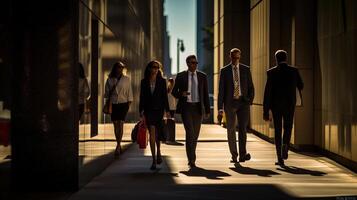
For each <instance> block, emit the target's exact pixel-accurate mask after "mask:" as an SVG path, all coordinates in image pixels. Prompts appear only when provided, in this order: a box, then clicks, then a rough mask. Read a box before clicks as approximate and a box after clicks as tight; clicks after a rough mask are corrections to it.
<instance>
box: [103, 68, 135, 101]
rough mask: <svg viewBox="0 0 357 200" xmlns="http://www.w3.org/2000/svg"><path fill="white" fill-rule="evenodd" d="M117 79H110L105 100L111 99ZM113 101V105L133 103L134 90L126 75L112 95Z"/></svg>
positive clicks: (107, 83)
mask: <svg viewBox="0 0 357 200" xmlns="http://www.w3.org/2000/svg"><path fill="white" fill-rule="evenodd" d="M117 80H118V79H117V78H108V79H107V82H106V83H105V93H104V98H108V97H109V92H110V90H111V89H112V88H113V87H114V86H115V84H116V82H117ZM111 101H112V103H113V104H118V103H126V102H129V101H131V102H132V101H133V90H132V88H131V83H130V79H129V77H128V76H126V75H122V77H121V78H120V80H119V82H118V84H117V86H116V88H115V90H114V91H113V93H112V95H111Z"/></svg>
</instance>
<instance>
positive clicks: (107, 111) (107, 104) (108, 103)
mask: <svg viewBox="0 0 357 200" xmlns="http://www.w3.org/2000/svg"><path fill="white" fill-rule="evenodd" d="M120 78H121V76H120V77H119V78H118V80H117V82H116V83H115V85H114V86H113V88H112V89H111V90H110V91H109V95H108V99H107V100H106V101H105V103H104V106H103V113H104V114H108V115H110V114H112V101H111V97H112V94H113V92H114V90H115V88H116V87H117V85H118V82H119V81H120Z"/></svg>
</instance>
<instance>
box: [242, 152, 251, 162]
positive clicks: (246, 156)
mask: <svg viewBox="0 0 357 200" xmlns="http://www.w3.org/2000/svg"><path fill="white" fill-rule="evenodd" d="M248 160H250V154H249V153H247V154H245V155H244V156H242V155H241V156H239V162H245V161H248Z"/></svg>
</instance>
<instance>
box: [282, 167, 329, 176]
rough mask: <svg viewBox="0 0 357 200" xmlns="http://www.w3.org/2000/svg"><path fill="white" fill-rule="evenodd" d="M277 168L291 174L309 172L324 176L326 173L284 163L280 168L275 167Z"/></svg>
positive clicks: (312, 174)
mask: <svg viewBox="0 0 357 200" xmlns="http://www.w3.org/2000/svg"><path fill="white" fill-rule="evenodd" d="M277 170H280V171H283V172H287V173H291V174H310V175H311V176H325V175H326V174H327V173H325V172H320V171H314V170H309V169H304V168H299V167H294V166H286V165H285V166H281V168H277Z"/></svg>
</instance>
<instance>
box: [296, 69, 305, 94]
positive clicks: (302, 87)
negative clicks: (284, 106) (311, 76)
mask: <svg viewBox="0 0 357 200" xmlns="http://www.w3.org/2000/svg"><path fill="white" fill-rule="evenodd" d="M296 73H297V88H298V89H299V90H300V91H301V90H302V89H304V82H303V81H302V78H301V76H300V73H299V70H298V69H296Z"/></svg>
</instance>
